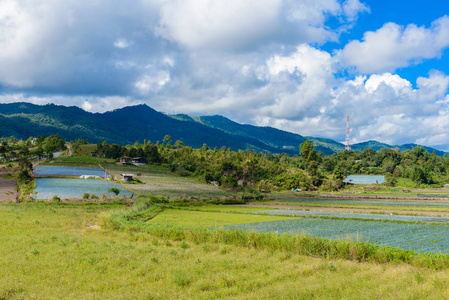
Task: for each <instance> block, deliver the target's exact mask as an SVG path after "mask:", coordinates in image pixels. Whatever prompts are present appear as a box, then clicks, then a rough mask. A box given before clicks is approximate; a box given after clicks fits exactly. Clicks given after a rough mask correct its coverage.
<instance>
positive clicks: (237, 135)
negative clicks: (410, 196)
mask: <svg viewBox="0 0 449 300" xmlns="http://www.w3.org/2000/svg"><path fill="white" fill-rule="evenodd" d="M0 125H1V126H0V137H1V136H3V137H6V136H14V137H16V138H19V139H27V138H28V137H30V136H38V135H45V136H48V135H52V134H59V136H61V137H62V138H65V139H67V140H76V139H85V140H88V141H89V142H91V143H97V142H99V141H107V142H108V143H118V144H134V143H135V142H136V141H139V142H141V143H142V142H143V141H144V140H147V141H148V140H150V141H152V142H153V143H156V141H162V140H163V138H164V136H165V135H167V134H168V135H170V137H171V139H172V140H173V141H176V140H181V141H183V142H184V144H185V145H188V146H191V147H194V148H199V147H202V146H203V144H207V145H208V146H209V147H211V148H214V147H218V148H221V147H222V146H225V147H230V148H231V149H232V150H239V149H242V150H248V149H251V150H254V151H257V152H260V151H263V152H270V153H287V154H289V155H294V154H298V153H299V145H300V144H301V143H303V142H304V141H306V140H307V139H310V140H311V141H312V142H313V144H314V145H315V147H316V149H317V151H321V152H322V153H323V154H325V155H330V154H332V153H335V152H338V151H342V150H344V145H343V144H342V143H339V142H336V141H334V140H332V139H326V138H317V137H304V136H302V135H299V134H295V133H291V132H287V131H283V130H279V129H275V128H272V127H259V126H253V125H243V124H239V123H236V122H234V121H232V120H230V119H228V118H225V117H223V116H219V115H215V116H203V117H191V116H188V115H183V114H180V115H167V114H164V113H161V112H158V111H156V110H154V109H152V108H151V107H149V106H147V105H144V104H143V105H136V106H128V107H124V108H121V109H116V110H114V111H109V112H105V113H90V112H86V111H84V110H82V109H81V108H79V107H75V106H71V107H66V106H60V105H54V104H47V105H35V104H31V103H25V102H20V103H9V104H0ZM416 146H417V145H416V144H406V145H400V146H397V145H388V144H384V143H380V142H377V141H368V142H364V143H359V144H354V145H352V149H354V150H360V151H362V150H363V149H365V148H368V147H369V148H372V149H374V150H380V149H382V148H398V149H400V150H401V151H402V150H406V149H412V148H414V147H416ZM424 148H425V149H426V150H427V151H429V152H432V151H434V150H435V149H432V148H429V147H424ZM435 151H436V153H437V154H438V155H444V154H445V153H444V152H443V151H439V150H435Z"/></svg>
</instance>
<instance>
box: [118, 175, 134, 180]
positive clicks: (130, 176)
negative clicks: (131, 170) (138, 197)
mask: <svg viewBox="0 0 449 300" xmlns="http://www.w3.org/2000/svg"><path fill="white" fill-rule="evenodd" d="M120 175H122V180H123V182H128V181H134V174H120Z"/></svg>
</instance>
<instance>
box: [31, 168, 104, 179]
mask: <svg viewBox="0 0 449 300" xmlns="http://www.w3.org/2000/svg"><path fill="white" fill-rule="evenodd" d="M105 174H106V173H105V172H104V171H103V170H102V169H87V168H70V167H47V166H37V167H36V169H35V170H34V175H41V176H42V175H60V176H81V175H94V176H100V177H104V176H105ZM106 176H109V175H107V174H106Z"/></svg>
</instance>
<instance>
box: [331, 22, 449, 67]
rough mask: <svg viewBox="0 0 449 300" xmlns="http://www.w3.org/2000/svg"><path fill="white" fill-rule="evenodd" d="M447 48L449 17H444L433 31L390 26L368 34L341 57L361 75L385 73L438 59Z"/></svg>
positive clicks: (448, 41) (348, 48)
mask: <svg viewBox="0 0 449 300" xmlns="http://www.w3.org/2000/svg"><path fill="white" fill-rule="evenodd" d="M448 46H449V17H447V16H444V17H442V18H439V19H437V20H435V21H434V22H433V23H432V25H431V27H430V28H425V27H424V26H421V27H418V26H416V25H414V24H410V25H407V26H406V27H405V28H404V27H402V26H400V25H397V24H395V23H387V24H385V25H384V26H383V27H382V28H380V29H378V30H377V31H375V32H372V31H370V32H366V33H365V34H364V36H363V41H361V42H360V41H352V42H350V43H348V44H347V45H346V46H345V47H344V49H343V50H341V51H340V53H339V55H340V58H341V60H342V61H343V63H345V64H346V65H349V66H354V67H356V68H357V70H358V71H359V72H361V73H372V72H385V71H394V70H396V69H397V68H400V67H407V66H409V65H413V64H416V63H419V62H420V61H422V60H423V59H430V58H438V57H440V56H441V53H442V50H443V49H445V48H447V47H448Z"/></svg>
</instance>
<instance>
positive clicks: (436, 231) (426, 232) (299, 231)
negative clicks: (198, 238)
mask: <svg viewBox="0 0 449 300" xmlns="http://www.w3.org/2000/svg"><path fill="white" fill-rule="evenodd" d="M225 229H230V230H249V231H257V232H277V233H278V234H294V235H309V236H317V237H322V238H328V239H331V240H351V241H364V242H369V243H373V244H377V245H380V246H391V247H395V248H399V249H409V250H414V251H417V252H421V253H427V252H434V253H445V254H449V236H448V234H447V232H448V230H449V227H448V226H439V225H431V224H406V223H385V222H364V221H357V220H329V219H311V218H304V219H293V220H284V221H276V222H263V223H252V224H242V225H232V226H226V227H225Z"/></svg>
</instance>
